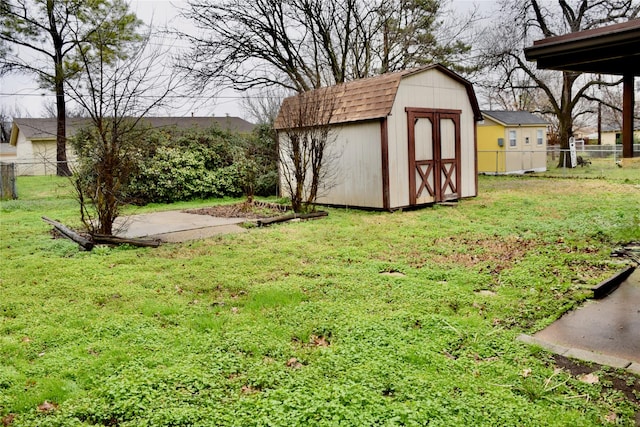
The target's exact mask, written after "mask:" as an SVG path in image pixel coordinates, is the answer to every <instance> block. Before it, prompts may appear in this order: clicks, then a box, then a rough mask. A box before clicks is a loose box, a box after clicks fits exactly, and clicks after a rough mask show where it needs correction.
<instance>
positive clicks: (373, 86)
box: [274, 64, 480, 129]
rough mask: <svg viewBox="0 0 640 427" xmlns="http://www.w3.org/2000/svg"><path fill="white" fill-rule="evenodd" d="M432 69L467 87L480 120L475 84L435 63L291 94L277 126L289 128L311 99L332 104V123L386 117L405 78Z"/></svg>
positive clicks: (280, 114) (283, 105)
mask: <svg viewBox="0 0 640 427" xmlns="http://www.w3.org/2000/svg"><path fill="white" fill-rule="evenodd" d="M431 69H436V70H439V71H441V72H443V73H444V74H446V75H448V76H449V77H451V78H453V79H454V80H457V81H459V82H460V83H462V84H463V85H464V86H465V88H466V89H467V93H468V94H469V98H470V101H471V103H472V105H473V108H474V111H475V113H476V116H477V117H476V118H478V119H479V116H480V110H479V108H478V107H477V100H476V96H475V93H474V91H473V86H472V85H471V83H470V82H469V81H467V80H466V79H464V78H462V77H461V76H459V75H458V74H456V73H454V72H453V71H451V70H449V69H448V68H446V67H444V66H442V65H440V64H435V65H428V66H426V67H420V68H415V69H411V70H404V71H398V72H394V73H386V74H381V75H379V76H375V77H368V78H364V79H358V80H353V81H350V82H347V83H342V84H339V85H335V86H330V87H324V88H320V89H316V90H313V91H309V92H305V93H301V94H299V95H295V96H291V97H288V98H286V99H285V100H284V101H283V102H282V107H281V108H280V112H279V113H278V117H277V118H276V121H275V125H274V127H275V128H276V129H284V128H286V127H288V126H287V121H288V119H287V116H288V115H291V114H296V111H297V110H299V109H300V107H298V106H299V105H300V103H304V104H306V103H308V102H310V100H311V102H315V103H317V102H318V100H322V103H323V104H324V105H325V106H331V107H332V110H333V111H332V114H331V116H330V121H329V123H330V124H337V123H348V122H357V121H363V120H372V119H380V118H383V117H386V116H388V115H389V114H390V113H391V109H392V107H393V103H394V101H395V98H396V93H397V91H398V87H399V86H400V82H401V81H402V79H403V78H405V77H407V76H411V75H414V74H418V73H421V72H423V71H427V70H431ZM325 99H327V101H325ZM321 108H322V106H321Z"/></svg>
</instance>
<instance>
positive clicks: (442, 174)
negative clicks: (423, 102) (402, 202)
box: [406, 108, 461, 205]
mask: <svg viewBox="0 0 640 427" xmlns="http://www.w3.org/2000/svg"><path fill="white" fill-rule="evenodd" d="M406 111H407V116H408V122H409V123H408V126H409V202H410V204H411V205H420V204H426V203H436V202H443V201H447V200H455V199H459V198H460V176H461V170H460V113H461V112H460V111H457V110H434V109H422V108H421V109H417V108H413V109H412V108H407V110H406Z"/></svg>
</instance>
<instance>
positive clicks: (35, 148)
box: [10, 117, 254, 175]
mask: <svg viewBox="0 0 640 427" xmlns="http://www.w3.org/2000/svg"><path fill="white" fill-rule="evenodd" d="M89 124H90V121H89V119H86V118H68V119H67V131H66V134H67V137H71V136H73V135H74V134H75V132H76V131H77V130H78V129H80V128H82V127H83V126H87V125H89ZM143 124H144V125H148V126H150V127H152V128H156V129H159V128H177V129H185V130H186V129H191V128H200V129H207V128H210V127H212V126H218V127H219V128H220V129H224V130H228V131H231V132H238V133H249V132H251V131H252V130H253V128H254V125H253V124H251V123H249V122H247V121H246V120H243V119H241V118H238V117H146V118H144V119H143ZM56 131H57V121H56V119H55V118H47V119H20V118H17V119H14V120H13V127H12V130H11V137H10V143H11V145H12V146H14V147H15V150H16V154H15V157H14V159H13V160H12V161H14V162H15V163H16V164H17V165H18V174H19V175H54V174H55V173H56ZM74 159H75V153H73V149H72V148H71V147H70V146H69V145H68V144H67V160H68V161H69V162H71V163H73V161H74Z"/></svg>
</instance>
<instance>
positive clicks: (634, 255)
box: [611, 242, 640, 264]
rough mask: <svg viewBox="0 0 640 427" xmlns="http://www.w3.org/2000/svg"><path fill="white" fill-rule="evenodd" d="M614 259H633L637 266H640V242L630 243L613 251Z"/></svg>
mask: <svg viewBox="0 0 640 427" xmlns="http://www.w3.org/2000/svg"><path fill="white" fill-rule="evenodd" d="M611 256H612V257H626V258H631V259H632V260H633V261H635V262H636V264H640V242H629V243H627V244H626V245H624V246H623V247H621V248H616V249H614V250H612V251H611Z"/></svg>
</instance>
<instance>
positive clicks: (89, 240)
mask: <svg viewBox="0 0 640 427" xmlns="http://www.w3.org/2000/svg"><path fill="white" fill-rule="evenodd" d="M42 220H43V221H44V222H46V223H48V224H51V225H52V226H53V228H54V229H55V230H56V232H58V233H60V235H62V236H63V237H66V238H67V239H69V240H71V241H73V242H75V243H77V244H78V245H79V246H80V248H81V249H82V250H85V251H91V250H92V249H93V247H94V246H95V245H96V244H109V245H124V244H127V245H131V246H138V247H152V248H157V247H158V246H160V241H159V240H155V239H154V240H151V239H137V238H124V237H118V236H109V235H106V234H98V233H95V234H90V235H89V236H84V235H82V234H80V233H77V232H75V231H73V230H72V229H70V228H69V227H67V226H65V225H64V224H62V223H60V222H58V221H55V220H53V219H51V218H47V217H46V216H43V217H42Z"/></svg>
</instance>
